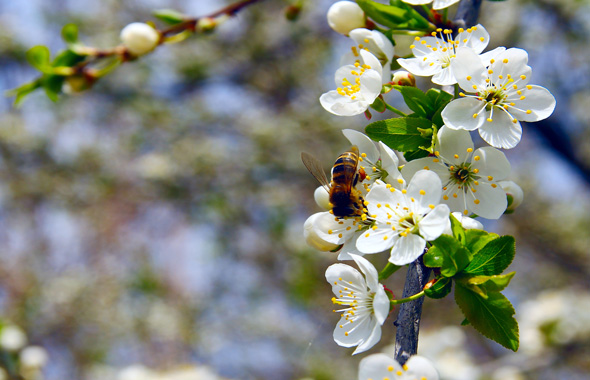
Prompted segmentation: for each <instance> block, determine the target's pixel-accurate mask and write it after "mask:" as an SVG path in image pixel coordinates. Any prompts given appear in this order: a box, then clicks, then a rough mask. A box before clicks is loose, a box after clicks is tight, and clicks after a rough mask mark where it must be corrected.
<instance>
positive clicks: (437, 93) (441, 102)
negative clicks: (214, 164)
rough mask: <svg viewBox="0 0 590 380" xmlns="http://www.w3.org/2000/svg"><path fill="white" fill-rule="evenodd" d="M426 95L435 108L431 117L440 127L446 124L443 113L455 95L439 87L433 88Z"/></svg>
mask: <svg viewBox="0 0 590 380" xmlns="http://www.w3.org/2000/svg"><path fill="white" fill-rule="evenodd" d="M426 96H427V97H428V99H429V100H430V101H431V104H432V108H433V109H434V110H435V111H434V112H433V113H432V115H431V117H430V119H431V120H432V122H433V123H434V124H435V125H436V126H437V127H439V128H440V127H442V126H443V125H444V121H443V119H442V116H441V113H442V111H443V110H444V109H445V107H446V106H447V104H449V102H450V101H451V100H453V95H451V94H449V93H448V92H445V91H441V90H439V89H434V88H431V89H430V90H428V91H427V92H426Z"/></svg>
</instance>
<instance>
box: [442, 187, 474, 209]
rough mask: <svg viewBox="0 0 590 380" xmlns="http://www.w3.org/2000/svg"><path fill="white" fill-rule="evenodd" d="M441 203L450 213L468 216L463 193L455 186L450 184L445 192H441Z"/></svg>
mask: <svg viewBox="0 0 590 380" xmlns="http://www.w3.org/2000/svg"><path fill="white" fill-rule="evenodd" d="M442 203H444V204H446V205H448V206H449V208H450V209H451V211H458V212H460V213H461V214H463V215H467V214H469V210H467V205H466V204H465V193H464V192H463V190H459V189H458V188H457V184H455V183H450V184H449V185H448V186H447V189H446V190H443V200H442Z"/></svg>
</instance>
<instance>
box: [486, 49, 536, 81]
mask: <svg viewBox="0 0 590 380" xmlns="http://www.w3.org/2000/svg"><path fill="white" fill-rule="evenodd" d="M528 60H529V55H528V53H527V52H526V51H525V50H523V49H518V48H510V49H507V50H505V51H504V52H502V54H499V55H498V57H497V58H496V62H495V63H494V64H492V66H491V67H490V68H491V69H492V70H493V71H494V74H499V73H501V72H504V75H505V76H506V74H510V75H512V77H514V78H516V77H518V76H520V75H521V74H525V75H526V74H528V73H530V67H529V66H528V65H527V63H528Z"/></svg>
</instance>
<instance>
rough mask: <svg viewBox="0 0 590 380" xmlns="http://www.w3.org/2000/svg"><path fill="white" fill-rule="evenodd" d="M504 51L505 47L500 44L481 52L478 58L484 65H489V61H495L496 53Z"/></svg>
mask: <svg viewBox="0 0 590 380" xmlns="http://www.w3.org/2000/svg"><path fill="white" fill-rule="evenodd" d="M505 51H506V48H505V47H504V46H500V47H497V48H495V49H492V50H490V51H486V52H485V53H482V54H480V55H479V58H480V59H481V62H482V63H483V65H484V66H486V67H488V66H489V65H491V64H492V63H491V61H492V60H493V61H496V59H497V57H498V55H500V54H502V53H503V52H505Z"/></svg>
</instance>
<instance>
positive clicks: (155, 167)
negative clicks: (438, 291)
mask: <svg viewBox="0 0 590 380" xmlns="http://www.w3.org/2000/svg"><path fill="white" fill-rule="evenodd" d="M332 2H333V1H331V0H321V1H307V2H305V7H304V10H303V12H302V13H301V15H300V18H299V20H298V21H297V22H295V23H292V22H289V21H287V20H286V19H285V17H284V8H285V6H286V5H287V3H286V2H284V1H270V0H268V1H265V2H262V3H260V4H257V5H254V6H251V7H248V8H247V9H245V10H244V11H242V12H241V13H240V14H239V16H238V17H236V18H234V19H232V20H230V21H228V22H226V23H225V24H223V25H222V26H221V27H220V28H219V29H218V30H217V31H216V32H215V33H213V34H211V35H207V36H198V37H195V38H192V39H189V40H187V41H185V42H183V43H181V44H178V45H170V46H163V47H160V48H158V49H157V50H156V51H155V52H153V53H152V54H150V55H148V56H146V57H143V58H142V59H140V60H139V61H137V62H133V63H128V64H125V65H123V66H121V67H120V68H118V69H117V70H116V71H115V72H114V73H112V74H111V75H108V76H107V77H105V78H104V79H103V80H101V81H99V82H98V83H97V84H96V86H95V87H94V88H93V89H92V90H90V91H87V92H84V93H82V94H79V95H70V96H68V95H66V96H64V97H63V98H62V99H61V100H60V101H59V102H58V103H52V102H51V101H49V100H48V99H47V98H46V97H45V96H44V94H43V93H42V91H39V92H37V93H35V94H34V95H32V96H30V97H29V98H28V99H26V100H25V102H24V103H23V105H22V107H20V108H19V109H15V108H13V106H12V99H9V98H1V99H0V110H1V115H0V320H1V323H0V325H1V331H0V347H1V348H0V364H1V365H2V367H3V368H4V371H2V370H0V379H7V378H9V377H8V375H7V372H10V373H16V372H20V373H21V376H22V377H23V378H25V379H27V380H28V379H47V380H65V379H67V380H70V379H71V380H74V379H84V380H111V379H116V380H155V379H170V380H171V379H176V380H180V379H185V380H191V379H192V380H215V379H236V380H237V379H246V380H248V379H265V380H289V379H308V380H309V379H314V380H331V379H355V378H356V372H357V366H358V362H359V360H360V359H362V357H364V356H366V354H361V355H357V356H355V357H351V353H352V351H353V349H345V348H342V347H339V346H337V345H336V344H335V343H334V341H333V339H332V330H333V328H334V326H335V323H336V321H337V316H335V315H334V314H333V313H332V309H333V306H332V303H331V301H330V299H331V297H332V294H331V290H330V287H329V285H328V284H327V283H326V281H325V278H324V272H325V270H326V268H327V267H328V266H329V265H330V264H332V263H334V262H335V261H336V256H335V255H334V254H331V253H319V252H316V251H314V250H313V249H311V248H308V247H307V246H306V245H305V242H304V240H303V238H302V231H303V222H304V221H305V219H306V218H307V217H308V216H309V215H311V214H312V213H314V212H318V211H320V210H319V209H318V207H317V206H316V205H315V202H314V200H313V190H314V189H315V188H316V186H317V184H316V182H315V180H314V179H313V177H312V176H311V175H310V174H309V173H308V172H307V171H306V169H305V168H304V167H303V165H302V164H301V161H300V158H299V155H300V152H301V151H302V150H305V151H308V152H313V153H314V154H315V155H316V156H317V157H318V158H319V159H321V160H322V161H323V162H325V163H326V165H325V168H326V170H328V169H329V168H330V165H331V163H333V161H334V159H335V158H336V156H337V155H338V154H339V153H340V152H341V151H343V150H345V149H346V148H348V142H347V140H345V139H344V137H343V135H342V134H341V132H340V131H341V129H343V128H353V129H356V130H361V131H362V130H363V129H364V126H365V125H366V124H367V121H366V119H365V118H364V117H363V116H358V117H352V118H342V117H337V116H333V115H331V114H329V113H327V112H326V111H324V110H323V109H322V108H321V106H320V104H319V102H318V97H319V96H320V94H322V93H323V92H325V91H327V90H330V89H332V87H333V73H334V71H335V69H336V68H337V66H338V61H339V57H340V55H341V54H343V53H344V52H345V50H346V49H347V47H348V45H349V42H348V40H347V38H345V37H343V36H341V35H338V34H337V33H335V32H333V31H332V30H331V29H330V28H329V27H328V25H327V23H326V21H325V14H326V10H327V8H328V7H329V6H330V5H331V4H332ZM383 2H384V1H383ZM225 4H226V2H224V1H221V0H199V1H188V0H186V1H184V0H169V1H156V0H133V1H125V2H121V1H116V0H101V1H99V0H92V1H90V0H89V1H83V2H80V1H72V0H52V1H43V0H28V1H14V0H0V89H2V90H6V89H10V88H13V87H16V86H18V85H20V84H23V83H24V82H27V81H30V80H32V79H34V78H35V77H36V75H37V72H36V71H35V70H34V69H33V68H31V67H30V66H29V65H28V64H27V63H26V60H25V58H24V53H25V52H26V50H27V49H29V48H31V47H32V46H34V45H38V44H44V45H48V46H49V47H50V48H51V50H52V52H54V53H55V52H56V51H58V50H60V49H63V48H64V45H63V42H62V41H61V38H60V30H61V27H62V26H63V25H64V24H66V23H70V22H73V23H76V24H77V25H78V26H79V28H80V33H81V40H82V41H84V42H86V43H87V44H89V45H91V46H97V47H103V48H108V47H112V46H114V45H116V44H118V35H119V32H120V30H121V28H122V27H124V26H125V25H127V24H128V23H130V22H133V21H147V20H151V19H153V18H152V17H151V15H150V13H151V11H153V10H155V9H161V8H173V9H177V10H179V11H182V12H184V13H186V14H190V15H194V16H200V15H205V14H208V13H211V12H213V11H215V10H217V9H219V8H220V7H222V6H223V5H225ZM453 9H454V8H452V9H451V12H450V14H453ZM480 21H481V23H482V24H483V25H484V26H485V27H486V29H487V30H488V31H489V33H490V34H491V43H490V46H489V48H493V47H496V46H506V47H520V48H524V49H526V50H527V51H528V52H529V57H530V59H529V64H530V65H531V66H532V67H533V79H532V82H531V83H534V84H540V85H543V86H545V87H547V88H549V89H550V91H551V92H552V93H553V94H554V95H555V97H556V98H557V108H556V110H555V113H554V114H553V116H552V117H551V118H550V119H548V120H546V121H544V122H539V123H535V124H529V125H527V126H525V127H524V128H525V131H524V136H523V140H522V141H521V143H520V144H519V145H518V146H517V147H516V148H515V149H513V150H511V151H507V152H506V154H507V156H508V158H509V160H510V161H511V163H512V167H513V172H512V175H511V178H510V179H512V180H514V181H516V182H517V183H518V184H520V185H521V186H522V188H523V189H524V192H525V201H524V203H523V205H522V206H521V207H520V208H519V209H517V212H516V213H515V214H512V215H507V216H505V217H503V218H502V219H501V220H499V221H493V222H486V224H485V225H486V228H487V229H488V230H490V231H493V232H497V233H499V234H512V235H515V237H516V241H517V255H516V259H515V260H514V262H513V264H512V265H511V267H510V268H509V270H510V271H512V270H515V271H517V275H516V277H515V278H514V279H513V281H512V284H511V285H510V286H509V288H508V289H507V291H506V292H505V294H506V295H507V297H508V298H509V299H510V300H511V302H512V303H513V304H514V306H515V308H516V311H517V312H516V316H517V318H518V320H519V323H520V336H521V347H520V350H519V351H518V353H512V352H510V351H508V350H506V349H504V348H502V347H500V346H499V345H497V344H495V343H493V342H491V341H489V340H487V339H486V338H483V337H482V336H480V335H479V334H478V333H477V332H475V331H474V330H473V328H471V327H461V326H459V325H460V323H461V321H462V320H463V317H462V316H461V314H460V311H459V309H458V307H457V306H456V305H455V303H454V301H453V298H452V296H449V297H447V298H445V299H443V300H441V301H435V300H430V299H427V300H426V301H425V306H424V314H423V319H422V329H421V339H420V343H419V353H420V354H422V355H424V356H427V357H429V358H430V359H432V360H434V361H435V364H436V366H437V367H438V368H439V371H440V373H441V376H442V378H443V379H446V380H500V379H501V380H524V379H552V380H554V379H588V378H590V313H589V312H588V310H590V260H589V258H590V254H589V250H588V247H589V246H590V188H589V183H590V165H589V164H588V162H590V129H589V128H588V123H589V122H590V116H589V115H590V114H589V113H588V109H589V108H590V90H589V88H590V86H589V83H590V62H589V58H588V54H587V52H588V51H589V49H590V40H589V39H588V37H587V36H588V33H590V4H589V3H588V2H586V1H576V0H541V1H526V0H509V1H506V2H488V1H484V4H483V6H482V11H481V17H480ZM397 42H398V45H397V47H396V49H397V50H396V54H398V55H405V54H407V53H408V52H409V48H408V46H409V44H410V43H409V41H408V40H407V39H399V40H397ZM419 85H420V86H422V87H423V88H425V87H426V86H427V85H428V82H426V81H422V82H420V81H419ZM386 97H387V100H388V101H390V102H391V103H393V104H394V105H396V106H399V107H402V106H401V104H402V103H401V96H400V95H399V94H397V93H395V92H392V93H390V94H388V95H386ZM384 116H388V117H391V115H384ZM380 117H383V116H380ZM386 256H387V255H385V254H383V255H374V257H371V258H370V259H371V260H372V261H373V262H374V263H375V264H377V266H378V267H379V266H382V265H383V264H384V263H385V262H386V260H387V257H386ZM404 272H405V270H400V271H399V272H398V273H396V274H395V275H394V276H393V277H392V278H391V279H390V280H388V282H387V284H386V285H387V286H388V287H389V288H390V289H392V290H393V292H394V293H396V294H401V291H402V287H403V281H404V278H405V273H404ZM394 319H395V315H393V316H392V317H390V319H388V320H387V322H386V324H385V327H384V335H383V338H382V341H381V343H380V344H379V345H378V346H376V347H375V348H373V349H372V350H371V351H370V352H378V351H380V350H384V351H386V352H388V351H391V350H392V348H391V347H390V344H391V343H392V342H393V337H394V329H393V325H392V323H393V321H394ZM14 378H16V377H14Z"/></svg>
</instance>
